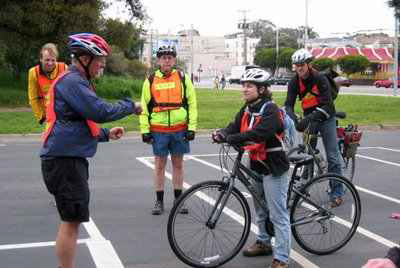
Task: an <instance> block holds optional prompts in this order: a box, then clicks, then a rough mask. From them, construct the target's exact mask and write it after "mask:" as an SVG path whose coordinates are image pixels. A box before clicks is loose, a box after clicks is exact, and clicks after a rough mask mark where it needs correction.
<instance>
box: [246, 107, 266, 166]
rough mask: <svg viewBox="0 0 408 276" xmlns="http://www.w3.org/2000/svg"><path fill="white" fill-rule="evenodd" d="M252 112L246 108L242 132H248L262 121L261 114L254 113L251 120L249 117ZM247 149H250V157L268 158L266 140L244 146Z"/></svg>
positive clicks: (255, 158)
mask: <svg viewBox="0 0 408 276" xmlns="http://www.w3.org/2000/svg"><path fill="white" fill-rule="evenodd" d="M250 116H251V114H250V113H249V112H248V111H247V110H245V112H244V115H243V116H242V118H241V128H240V132H246V131H248V130H251V129H252V128H253V127H255V126H256V125H257V124H259V122H260V121H261V115H260V114H259V115H257V116H255V115H252V116H251V119H250V122H248V121H249V117H250ZM244 149H245V150H247V151H249V158H250V159H252V160H265V159H266V145H265V142H262V143H257V144H253V145H248V146H245V147H244Z"/></svg>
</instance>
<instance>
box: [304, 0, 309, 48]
mask: <svg viewBox="0 0 408 276" xmlns="http://www.w3.org/2000/svg"><path fill="white" fill-rule="evenodd" d="M305 1H306V16H305V49H307V45H306V43H307V41H308V40H309V35H308V17H309V0H305Z"/></svg>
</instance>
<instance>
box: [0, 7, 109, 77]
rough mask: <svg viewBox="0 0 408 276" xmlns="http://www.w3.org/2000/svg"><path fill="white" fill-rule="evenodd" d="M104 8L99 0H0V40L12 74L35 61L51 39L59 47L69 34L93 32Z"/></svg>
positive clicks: (26, 67) (17, 74)
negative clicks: (0, 3) (43, 46)
mask: <svg viewBox="0 0 408 276" xmlns="http://www.w3.org/2000/svg"><path fill="white" fill-rule="evenodd" d="M104 7H105V4H104V2H102V1H100V0H76V1H47V0H26V1H14V0H3V1H2V8H1V9H0V42H2V43H4V45H5V46H6V55H5V57H6V61H7V62H8V63H9V64H10V65H11V66H12V67H13V71H14V74H15V76H16V77H17V78H19V76H20V73H21V71H22V70H24V69H28V67H30V66H32V65H34V64H35V63H36V62H37V60H38V58H39V56H38V55H39V53H38V52H39V49H40V47H41V46H42V45H43V44H45V43H47V42H53V43H55V44H58V45H59V48H62V47H61V46H62V45H64V46H65V44H66V42H67V36H68V34H69V33H73V32H81V31H86V32H95V31H96V30H97V27H98V22H99V20H100V14H101V11H102V9H103V8H104Z"/></svg>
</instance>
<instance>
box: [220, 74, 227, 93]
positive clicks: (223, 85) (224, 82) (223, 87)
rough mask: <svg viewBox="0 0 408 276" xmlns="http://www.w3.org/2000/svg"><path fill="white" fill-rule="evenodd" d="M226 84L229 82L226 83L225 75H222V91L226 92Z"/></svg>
mask: <svg viewBox="0 0 408 276" xmlns="http://www.w3.org/2000/svg"><path fill="white" fill-rule="evenodd" d="M226 83H227V81H226V79H225V75H224V74H222V76H221V81H220V84H221V91H224V89H225V85H226Z"/></svg>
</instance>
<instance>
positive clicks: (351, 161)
mask: <svg viewBox="0 0 408 276" xmlns="http://www.w3.org/2000/svg"><path fill="white" fill-rule="evenodd" d="M339 150H340V154H341V157H342V159H343V164H342V173H343V176H344V177H345V178H347V179H348V180H350V181H351V182H353V178H354V173H355V170H356V156H355V155H353V156H352V157H344V156H343V155H345V153H344V141H340V142H339Z"/></svg>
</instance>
